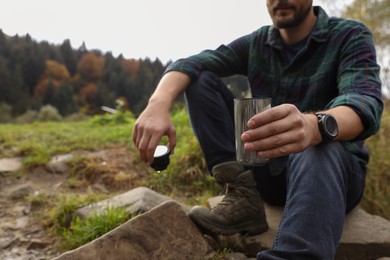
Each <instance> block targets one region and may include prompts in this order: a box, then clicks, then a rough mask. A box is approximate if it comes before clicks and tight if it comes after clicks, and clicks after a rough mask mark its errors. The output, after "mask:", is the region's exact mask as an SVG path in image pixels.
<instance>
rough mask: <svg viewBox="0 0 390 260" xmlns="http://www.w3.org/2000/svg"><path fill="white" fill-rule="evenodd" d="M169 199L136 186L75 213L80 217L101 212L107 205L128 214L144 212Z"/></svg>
mask: <svg viewBox="0 0 390 260" xmlns="http://www.w3.org/2000/svg"><path fill="white" fill-rule="evenodd" d="M168 200H170V198H168V197H166V196H164V195H161V194H158V193H157V192H155V191H152V190H151V189H149V188H146V187H138V188H135V189H133V190H130V191H128V192H125V193H123V194H120V195H118V196H115V197H112V198H109V199H107V200H103V201H100V202H97V203H94V204H91V205H88V206H85V207H83V208H80V209H78V210H76V212H75V215H76V216H78V217H80V218H85V217H89V216H92V215H93V214H94V213H96V214H98V215H99V214H102V213H103V212H105V211H106V210H107V208H109V207H113V208H118V207H123V208H125V209H126V212H127V213H128V215H132V214H139V213H144V212H146V211H148V210H150V209H152V208H153V207H155V206H157V205H159V204H161V203H163V202H165V201H168Z"/></svg>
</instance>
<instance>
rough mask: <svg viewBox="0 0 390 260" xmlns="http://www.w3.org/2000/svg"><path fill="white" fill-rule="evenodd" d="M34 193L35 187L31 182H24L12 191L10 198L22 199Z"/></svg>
mask: <svg viewBox="0 0 390 260" xmlns="http://www.w3.org/2000/svg"><path fill="white" fill-rule="evenodd" d="M32 193H34V189H33V188H32V187H31V186H30V185H29V184H22V185H19V186H17V187H15V188H13V189H12V190H11V191H10V195H9V198H10V199H13V200H17V199H22V198H24V197H26V196H28V195H30V194H32Z"/></svg>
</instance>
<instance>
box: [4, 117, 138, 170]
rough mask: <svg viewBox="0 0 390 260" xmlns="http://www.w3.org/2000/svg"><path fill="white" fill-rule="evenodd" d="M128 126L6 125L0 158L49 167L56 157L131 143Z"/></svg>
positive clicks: (90, 124) (81, 123) (53, 123)
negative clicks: (15, 158) (18, 159)
mask: <svg viewBox="0 0 390 260" xmlns="http://www.w3.org/2000/svg"><path fill="white" fill-rule="evenodd" d="M131 128H132V125H131V123H129V124H107V125H99V124H94V123H92V122H90V121H89V122H68V123H58V122H51V123H34V124H28V125H27V124H26V125H12V124H5V125H1V127H0V155H1V156H2V157H13V156H21V157H23V158H24V160H23V163H24V165H25V166H26V167H34V166H39V165H44V164H46V163H47V162H48V161H49V160H50V158H51V157H52V156H53V155H56V154H62V153H69V152H71V151H75V150H98V149H102V148H106V147H110V146H113V145H114V144H118V143H119V144H129V145H131V144H130V133H131V132H130V129H131Z"/></svg>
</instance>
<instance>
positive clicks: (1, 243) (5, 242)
mask: <svg viewBox="0 0 390 260" xmlns="http://www.w3.org/2000/svg"><path fill="white" fill-rule="evenodd" d="M15 239H16V238H15V236H7V237H0V249H5V248H7V247H8V246H9V245H11V244H12V243H13V242H14V241H15Z"/></svg>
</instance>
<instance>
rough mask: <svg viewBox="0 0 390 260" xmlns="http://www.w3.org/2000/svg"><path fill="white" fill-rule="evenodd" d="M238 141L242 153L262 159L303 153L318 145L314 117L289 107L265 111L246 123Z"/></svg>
mask: <svg viewBox="0 0 390 260" xmlns="http://www.w3.org/2000/svg"><path fill="white" fill-rule="evenodd" d="M248 128H249V130H248V131H246V132H244V133H243V134H242V136H241V139H242V140H243V141H244V142H245V146H244V148H245V150H247V151H257V156H259V157H262V158H275V157H280V156H284V155H289V154H292V153H297V152H301V151H303V150H305V149H306V148H307V147H309V146H311V145H315V144H318V143H320V142H321V135H320V133H319V129H318V124H317V117H316V116H315V115H313V114H303V113H302V112H300V111H299V110H298V108H297V107H296V106H294V105H291V104H283V105H280V106H276V107H272V108H270V109H266V110H264V111H262V112H261V113H259V114H257V115H255V116H253V117H252V118H251V119H250V120H249V121H248Z"/></svg>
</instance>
